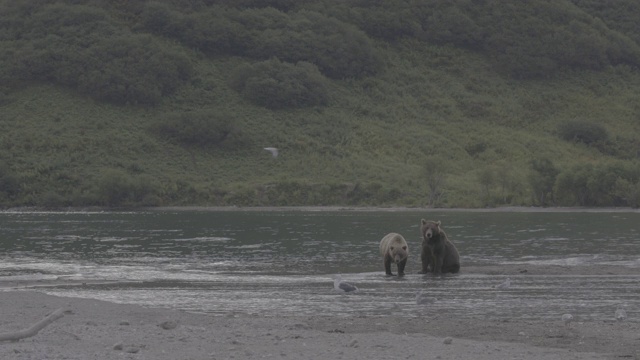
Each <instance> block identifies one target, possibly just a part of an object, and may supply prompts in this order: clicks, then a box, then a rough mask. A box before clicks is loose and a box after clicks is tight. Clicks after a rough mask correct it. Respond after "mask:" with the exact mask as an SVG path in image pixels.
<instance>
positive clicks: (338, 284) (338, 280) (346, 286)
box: [333, 275, 358, 293]
mask: <svg viewBox="0 0 640 360" xmlns="http://www.w3.org/2000/svg"><path fill="white" fill-rule="evenodd" d="M333 288H334V289H335V290H336V291H340V292H344V293H350V292H353V291H356V290H358V288H357V287H356V286H355V285H352V284H350V283H348V282H346V281H344V280H342V275H336V277H335V280H334V281H333Z"/></svg>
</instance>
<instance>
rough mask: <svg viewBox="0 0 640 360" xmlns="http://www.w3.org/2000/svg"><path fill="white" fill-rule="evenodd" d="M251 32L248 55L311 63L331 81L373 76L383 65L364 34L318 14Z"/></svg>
mask: <svg viewBox="0 0 640 360" xmlns="http://www.w3.org/2000/svg"><path fill="white" fill-rule="evenodd" d="M248 11H253V10H248ZM248 11H245V12H243V14H245V13H247V12H248ZM251 30H253V31H252V34H253V37H254V40H253V44H254V46H253V47H251V48H250V49H249V51H248V55H250V56H252V57H255V58H262V59H267V58H270V57H274V56H275V57H278V58H280V59H282V60H284V61H289V62H298V61H306V62H310V63H313V64H315V65H316V66H317V67H318V69H320V71H321V72H322V73H323V74H324V75H326V76H328V77H330V78H338V79H340V78H357V77H362V76H365V75H371V74H374V73H376V72H377V71H378V69H379V68H380V66H381V64H382V61H381V58H380V56H379V54H378V52H377V50H376V49H375V48H374V46H373V42H372V41H371V39H369V38H368V37H367V36H366V34H364V32H362V31H361V30H359V29H358V28H356V27H355V26H353V25H350V24H347V23H344V22H342V21H340V20H337V19H335V18H330V17H327V16H325V15H323V14H320V13H317V12H313V11H301V12H299V13H294V14H291V15H289V16H288V17H282V18H278V19H277V21H275V22H273V23H267V24H266V27H265V28H264V29H261V28H260V26H257V25H256V26H255V27H254V28H252V29H251Z"/></svg>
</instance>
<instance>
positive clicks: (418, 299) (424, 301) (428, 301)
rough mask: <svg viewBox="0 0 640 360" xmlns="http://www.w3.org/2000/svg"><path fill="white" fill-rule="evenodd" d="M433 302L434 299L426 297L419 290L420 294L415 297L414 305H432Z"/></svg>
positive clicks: (422, 291)
mask: <svg viewBox="0 0 640 360" xmlns="http://www.w3.org/2000/svg"><path fill="white" fill-rule="evenodd" d="M435 301H436V299H435V298H432V297H429V296H427V294H425V293H424V290H420V292H419V293H418V294H417V295H416V304H418V305H426V304H433V303H434V302H435Z"/></svg>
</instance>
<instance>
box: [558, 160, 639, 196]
mask: <svg viewBox="0 0 640 360" xmlns="http://www.w3.org/2000/svg"><path fill="white" fill-rule="evenodd" d="M639 184H640V166H639V165H638V164H631V165H630V164H628V163H627V164H625V163H622V162H613V163H598V164H591V163H583V164H577V165H574V166H572V167H570V168H567V169H565V170H564V171H562V172H561V173H560V174H559V175H558V178H557V181H556V184H555V191H556V194H558V201H559V204H560V205H566V206H575V205H579V206H637V195H638V193H637V190H638V186H639Z"/></svg>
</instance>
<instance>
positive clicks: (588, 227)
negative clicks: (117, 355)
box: [0, 210, 640, 321]
mask: <svg viewBox="0 0 640 360" xmlns="http://www.w3.org/2000/svg"><path fill="white" fill-rule="evenodd" d="M421 218H427V219H429V220H441V221H442V227H443V228H444V229H445V230H446V231H447V234H448V235H449V237H450V238H451V240H453V241H454V243H455V244H456V246H457V247H458V249H459V251H460V253H461V257H462V259H461V261H462V271H461V273H460V274H457V275H449V276H444V277H434V276H433V275H427V276H425V275H420V274H418V271H419V270H420V256H419V253H420V243H421V239H420V235H419V223H420V219H421ZM389 232H398V233H400V234H403V235H404V236H405V238H406V239H407V241H408V242H409V247H410V254H411V255H410V258H409V263H408V265H407V269H406V272H407V274H408V275H407V276H405V277H403V278H397V277H387V276H385V275H384V270H383V266H382V259H381V256H380V254H379V250H378V245H379V241H380V239H381V238H382V237H383V236H384V235H385V234H387V233H389ZM0 239H1V240H0V284H2V285H3V286H2V288H4V289H15V288H28V289H33V288H34V287H35V288H36V289H37V290H38V291H43V292H46V293H49V294H54V295H60V296H74V297H86V298H96V299H102V300H107V301H113V302H120V303H135V304H142V305H147V306H155V307H171V308H178V309H184V310H190V311H198V312H207V313H214V314H240V313H242V314H260V315H267V316H275V315H277V314H284V315H317V314H322V315H335V316H343V315H393V316H406V317H412V316H419V315H420V316H429V315H432V314H446V313H456V314H457V315H458V316H465V317H474V318H478V317H480V318H482V317H491V318H505V319H514V318H518V319H559V317H560V316H561V315H562V314H564V313H572V314H573V315H574V317H575V318H577V320H578V321H580V320H583V321H588V320H612V319H613V313H614V311H615V309H616V308H617V307H618V306H622V307H624V308H625V310H626V311H627V313H628V315H629V321H640V320H639V319H640V246H639V245H640V213H638V212H628V213H626V212H604V213H591V212H465V211H440V212H439V211H430V212H424V211H422V212H418V211H415V212H414V211H401V212H392V211H306V212H300V211H159V210H158V211H140V212H71V213H61V212H3V213H0ZM496 265H497V266H518V267H521V268H522V269H526V268H527V267H528V266H531V267H534V266H535V267H544V266H549V265H561V266H564V267H565V268H571V267H586V266H591V265H615V266H621V267H624V268H628V269H631V270H632V271H627V272H625V273H624V274H622V275H611V274H606V273H603V274H595V275H565V274H563V273H562V272H560V271H559V272H553V273H551V274H549V273H545V274H544V275H536V274H535V273H534V272H523V273H515V274H510V275H509V277H510V279H511V283H512V284H511V286H510V287H509V288H508V289H504V290H497V289H496V288H494V287H495V285H497V284H499V283H501V282H502V281H504V280H505V279H506V276H505V275H501V274H496V273H495V272H483V271H478V270H477V269H482V267H483V266H496ZM465 267H469V268H473V269H476V270H474V271H465ZM392 269H393V271H394V272H395V271H396V269H395V265H394V266H393V267H392ZM635 269H637V270H638V271H637V272H636V271H635ZM338 273H340V274H342V276H343V277H344V278H345V279H346V280H348V281H350V282H353V283H354V284H356V285H357V286H358V287H359V289H360V290H359V291H358V292H357V293H354V294H348V295H340V294H338V293H336V292H335V291H334V290H333V280H332V276H333V275H334V274H338ZM420 291H424V292H425V293H426V294H428V296H429V297H430V298H431V299H433V302H432V303H430V304H428V305H419V304H417V303H416V294H417V293H418V292H420Z"/></svg>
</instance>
